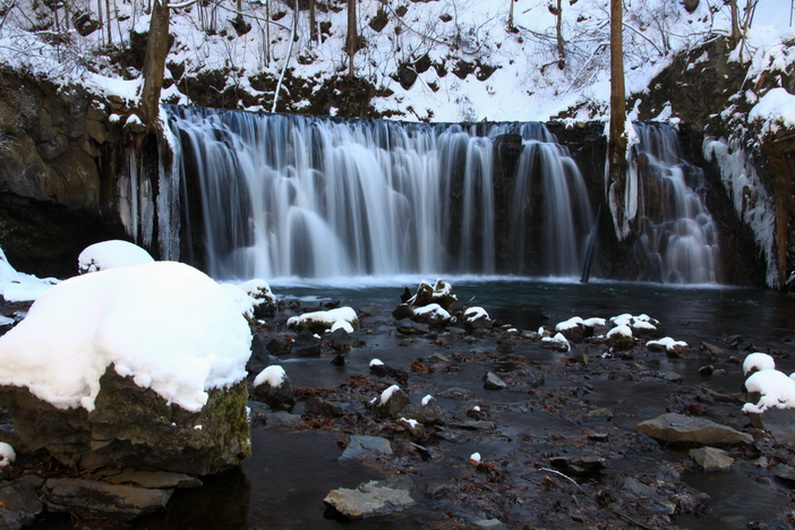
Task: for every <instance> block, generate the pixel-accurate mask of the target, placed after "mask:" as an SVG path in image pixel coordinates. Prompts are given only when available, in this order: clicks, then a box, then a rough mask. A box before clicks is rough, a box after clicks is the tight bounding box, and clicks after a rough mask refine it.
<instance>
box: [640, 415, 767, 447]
mask: <svg viewBox="0 0 795 530" xmlns="http://www.w3.org/2000/svg"><path fill="white" fill-rule="evenodd" d="M635 429H636V430H637V431H638V432H641V433H643V434H645V435H648V436H651V437H652V438H654V439H656V440H660V441H663V442H669V443H674V444H685V445H725V444H736V443H744V442H753V440H754V438H753V436H751V435H750V434H746V433H743V432H740V431H737V430H735V429H732V428H731V427H728V426H726V425H721V424H719V423H715V422H714V421H712V420H708V419H706V418H697V417H693V416H685V415H683V414H674V413H669V414H662V415H660V416H657V417H656V418H654V419H651V420H646V421H643V422H641V423H639V424H638V426H637V427H635Z"/></svg>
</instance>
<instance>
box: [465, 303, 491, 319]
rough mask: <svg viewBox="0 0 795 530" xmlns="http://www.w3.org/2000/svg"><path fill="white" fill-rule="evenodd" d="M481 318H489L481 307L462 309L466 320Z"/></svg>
mask: <svg viewBox="0 0 795 530" xmlns="http://www.w3.org/2000/svg"><path fill="white" fill-rule="evenodd" d="M481 318H485V319H486V320H488V319H489V314H488V313H487V312H486V310H485V309H483V308H482V307H469V308H467V310H466V311H464V319H466V321H467V322H474V321H476V320H479V319H481Z"/></svg>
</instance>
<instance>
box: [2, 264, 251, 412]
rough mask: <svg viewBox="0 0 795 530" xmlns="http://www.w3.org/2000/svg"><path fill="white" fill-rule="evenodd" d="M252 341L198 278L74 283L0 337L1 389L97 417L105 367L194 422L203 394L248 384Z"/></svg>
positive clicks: (212, 285) (129, 273)
mask: <svg viewBox="0 0 795 530" xmlns="http://www.w3.org/2000/svg"><path fill="white" fill-rule="evenodd" d="M250 345H251V331H250V330H249V327H248V324H247V323H246V320H245V318H244V317H243V316H242V315H241V313H240V311H239V309H238V308H237V306H236V305H235V303H234V301H233V300H232V299H231V298H230V297H229V295H228V294H227V293H226V292H225V291H224V289H223V288H221V287H220V286H219V285H218V284H217V283H216V282H215V281H213V280H212V279H211V278H210V277H208V276H207V275H205V274H204V273H202V272H200V271H198V270H196V269H194V268H193V267H190V266H189V265H185V264H182V263H175V262H155V263H150V264H145V265H139V266H134V267H125V268H119V269H109V270H104V271H99V272H95V273H92V274H87V275H84V276H77V277H74V278H70V279H68V280H65V281H64V282H62V283H60V284H58V285H56V286H55V287H53V288H51V289H50V290H49V291H47V292H46V293H44V294H43V295H42V296H41V297H40V298H39V299H38V300H37V301H36V302H35V303H34V304H33V305H32V306H31V308H30V311H29V312H28V316H27V317H26V318H25V319H24V320H23V321H22V322H20V323H19V324H18V325H17V326H16V327H15V328H13V329H12V330H11V331H9V332H8V333H7V334H6V335H4V336H3V337H0V384H3V385H14V386H19V387H23V386H24V387H28V388H29V389H30V391H31V392H32V393H33V394H34V395H35V396H37V397H38V398H40V399H42V400H44V401H47V402H49V403H51V404H52V405H54V406H56V407H58V408H61V409H66V408H76V407H80V406H82V407H83V408H85V409H86V410H88V411H91V410H93V409H94V400H95V398H96V396H97V394H98V393H99V390H100V384H99V379H100V377H101V376H102V374H103V373H105V371H106V369H107V367H108V366H110V365H111V363H115V368H116V371H117V373H119V374H120V375H122V376H127V375H129V376H132V377H133V378H134V381H135V383H136V384H137V385H139V386H141V387H144V388H151V389H152V390H154V391H155V392H157V393H158V394H159V395H161V396H162V397H163V398H165V399H166V400H167V401H169V402H171V403H174V404H177V405H179V406H181V407H183V408H185V409H186V410H189V411H192V412H196V411H198V410H200V409H201V408H202V406H203V405H204V404H205V403H206V402H207V398H208V394H207V391H208V390H210V389H213V388H227V387H229V386H231V385H233V384H235V383H237V382H238V381H241V380H242V379H243V378H245V376H246V370H245V366H246V362H247V361H248V358H249V355H250Z"/></svg>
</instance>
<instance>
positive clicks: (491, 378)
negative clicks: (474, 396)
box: [483, 372, 508, 390]
mask: <svg viewBox="0 0 795 530" xmlns="http://www.w3.org/2000/svg"><path fill="white" fill-rule="evenodd" d="M483 388H485V389H486V390H502V389H503V388H508V383H506V382H505V381H503V380H502V378H501V377H500V376H498V375H497V374H495V373H494V372H487V373H486V375H484V376H483Z"/></svg>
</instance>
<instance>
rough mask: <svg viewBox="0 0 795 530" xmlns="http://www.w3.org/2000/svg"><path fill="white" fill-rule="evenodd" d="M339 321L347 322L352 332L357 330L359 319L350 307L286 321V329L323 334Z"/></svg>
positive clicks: (315, 312) (304, 315)
mask: <svg viewBox="0 0 795 530" xmlns="http://www.w3.org/2000/svg"><path fill="white" fill-rule="evenodd" d="M339 321H344V322H347V323H348V324H349V325H350V326H351V328H353V330H354V331H355V330H357V329H359V317H358V316H357V315H356V311H354V310H353V309H352V308H350V307H338V308H336V309H330V310H328V311H313V312H311V313H304V314H303V315H300V316H294V317H290V318H289V319H287V327H288V328H290V329H293V330H302V329H306V330H309V331H311V332H312V333H324V332H325V331H326V330H328V329H330V328H332V327H333V326H334V324H336V323H337V322H339Z"/></svg>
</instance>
